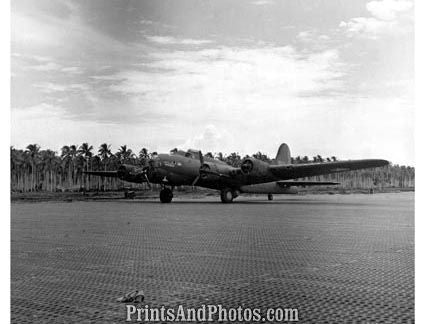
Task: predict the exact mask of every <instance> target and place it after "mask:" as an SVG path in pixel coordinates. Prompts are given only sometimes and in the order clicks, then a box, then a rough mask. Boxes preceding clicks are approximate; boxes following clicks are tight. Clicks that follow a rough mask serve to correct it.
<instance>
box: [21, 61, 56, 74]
mask: <svg viewBox="0 0 425 324" xmlns="http://www.w3.org/2000/svg"><path fill="white" fill-rule="evenodd" d="M29 68H30V69H32V70H36V71H40V72H47V71H58V70H59V69H60V68H61V65H59V64H57V63H55V62H48V63H46V64H41V65H34V66H30V67H29Z"/></svg>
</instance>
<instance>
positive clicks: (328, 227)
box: [11, 192, 414, 323]
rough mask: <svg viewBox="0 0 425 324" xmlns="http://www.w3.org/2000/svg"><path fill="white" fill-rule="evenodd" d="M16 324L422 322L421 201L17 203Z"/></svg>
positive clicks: (403, 197)
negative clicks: (131, 301) (247, 316)
mask: <svg viewBox="0 0 425 324" xmlns="http://www.w3.org/2000/svg"><path fill="white" fill-rule="evenodd" d="M11 240H12V242H11V271H12V274H11V290H12V293H11V301H12V305H11V310H12V315H11V316H12V322H13V323H43V322H44V323H94V322H96V323H112V322H125V305H124V304H120V303H117V302H116V301H115V300H116V298H118V297H120V296H122V295H123V294H124V293H126V292H128V291H131V290H133V289H143V291H144V293H145V304H148V305H150V306H152V307H154V306H157V307H160V306H162V305H165V306H166V307H172V306H177V305H179V304H183V305H185V306H187V307H196V306H200V305H202V304H221V305H223V306H225V307H237V306H239V305H242V306H243V307H253V308H261V309H267V308H271V307H282V308H284V307H286V308H297V309H298V312H299V318H300V322H301V323H345V322H349V323H353V321H355V323H362V322H365V323H366V322H368V323H409V322H410V323H413V321H414V320H413V316H414V194H413V193H411V192H408V193H390V194H375V195H364V194H355V195H305V196H280V197H279V196H275V200H273V201H267V197H239V198H238V199H237V200H236V202H235V203H233V204H221V203H220V202H219V198H218V197H206V198H202V199H186V198H182V199H178V198H177V199H175V200H173V202H172V203H171V204H160V203H159V202H158V201H157V200H153V199H152V200H143V201H142V200H115V201H77V202H75V201H74V202H38V203H22V202H17V203H12V205H11Z"/></svg>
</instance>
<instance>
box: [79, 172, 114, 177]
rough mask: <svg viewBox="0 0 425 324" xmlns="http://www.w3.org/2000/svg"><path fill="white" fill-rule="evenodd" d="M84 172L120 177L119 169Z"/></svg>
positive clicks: (100, 175)
mask: <svg viewBox="0 0 425 324" xmlns="http://www.w3.org/2000/svg"><path fill="white" fill-rule="evenodd" d="M84 173H85V174H91V175H96V176H99V177H110V178H117V177H118V172H117V171H84Z"/></svg>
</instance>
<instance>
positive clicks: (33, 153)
mask: <svg viewBox="0 0 425 324" xmlns="http://www.w3.org/2000/svg"><path fill="white" fill-rule="evenodd" d="M25 152H26V153H27V154H28V155H29V158H30V162H31V191H32V190H34V184H35V180H36V170H35V168H36V163H37V161H38V157H39V155H40V146H39V145H37V144H29V145H28V146H27V149H26V151H25Z"/></svg>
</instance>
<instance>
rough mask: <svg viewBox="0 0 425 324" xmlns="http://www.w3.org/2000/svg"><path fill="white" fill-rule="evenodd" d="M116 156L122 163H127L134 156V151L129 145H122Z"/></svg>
mask: <svg viewBox="0 0 425 324" xmlns="http://www.w3.org/2000/svg"><path fill="white" fill-rule="evenodd" d="M115 156H116V157H117V158H118V160H119V161H120V162H121V163H127V162H129V160H130V159H132V158H133V157H134V153H133V151H132V150H131V149H129V148H127V145H122V146H121V147H120V149H119V150H118V152H117V153H115Z"/></svg>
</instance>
